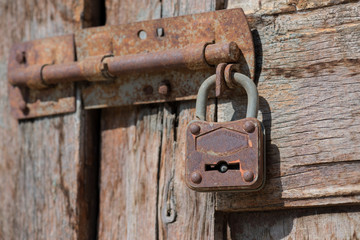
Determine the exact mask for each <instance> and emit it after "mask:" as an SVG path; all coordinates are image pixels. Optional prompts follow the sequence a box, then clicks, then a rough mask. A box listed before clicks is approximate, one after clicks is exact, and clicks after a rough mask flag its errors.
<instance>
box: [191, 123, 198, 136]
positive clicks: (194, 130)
mask: <svg viewBox="0 0 360 240" xmlns="http://www.w3.org/2000/svg"><path fill="white" fill-rule="evenodd" d="M190 132H191V133H192V134H194V135H197V134H199V133H200V126H199V125H197V124H191V125H190Z"/></svg>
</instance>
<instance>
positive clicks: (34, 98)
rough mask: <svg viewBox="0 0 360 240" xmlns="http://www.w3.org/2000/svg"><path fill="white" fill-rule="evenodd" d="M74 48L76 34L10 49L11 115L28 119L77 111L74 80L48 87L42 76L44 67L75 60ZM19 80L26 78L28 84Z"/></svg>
mask: <svg viewBox="0 0 360 240" xmlns="http://www.w3.org/2000/svg"><path fill="white" fill-rule="evenodd" d="M74 49H75V47H74V36H73V35H66V36H61V37H53V38H45V39H41V40H35V41H29V42H25V43H21V44H15V45H14V46H13V47H12V48H11V50H10V58H9V63H8V82H9V84H8V89H9V100H10V107H11V114H12V115H13V116H14V117H15V118H17V119H27V118H34V117H41V116H49V115H54V114H60V113H68V112H74V111H75V87H74V84H73V83H65V82H66V81H64V83H60V84H57V85H56V86H51V87H49V86H48V85H47V84H46V83H44V82H43V81H42V78H41V72H42V70H43V69H44V68H45V66H47V65H49V64H65V63H71V62H74V60H75V52H74ZM16 79H25V80H24V81H26V82H27V85H22V84H20V85H18V84H17V83H16ZM63 80H64V79H63Z"/></svg>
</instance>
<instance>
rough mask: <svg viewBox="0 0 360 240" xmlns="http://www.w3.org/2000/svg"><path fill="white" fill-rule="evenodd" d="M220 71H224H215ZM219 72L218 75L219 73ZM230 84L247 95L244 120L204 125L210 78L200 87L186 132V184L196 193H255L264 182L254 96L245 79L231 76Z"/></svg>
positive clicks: (215, 80)
mask: <svg viewBox="0 0 360 240" xmlns="http://www.w3.org/2000/svg"><path fill="white" fill-rule="evenodd" d="M219 69H220V70H221V69H222V71H223V69H224V67H219ZM220 70H219V72H221V71H220ZM231 77H232V78H233V79H232V80H231V81H232V82H233V83H236V84H237V85H241V86H242V87H243V88H244V89H245V91H246V93H247V94H248V109H247V113H246V118H245V119H241V120H238V121H233V122H222V123H218V122H206V121H205V116H206V102H207V97H208V96H207V95H208V93H209V91H210V89H211V88H212V87H214V86H217V85H218V76H216V75H213V76H210V77H209V78H208V79H206V80H205V81H204V82H203V84H202V85H201V86H200V89H199V93H198V97H197V100H196V118H197V120H194V121H191V122H190V123H189V125H188V128H187V130H186V171H185V172H186V173H185V178H186V183H187V185H188V186H189V187H190V188H191V189H193V190H196V191H257V190H259V189H261V188H262V186H263V185H264V181H265V173H264V172H265V164H264V159H265V155H264V133H263V128H262V125H261V123H260V122H259V120H257V119H256V116H257V111H258V110H257V106H258V93H257V89H256V86H255V84H254V83H253V82H252V80H251V79H250V78H248V77H247V76H245V75H243V74H240V73H234V74H232V75H231Z"/></svg>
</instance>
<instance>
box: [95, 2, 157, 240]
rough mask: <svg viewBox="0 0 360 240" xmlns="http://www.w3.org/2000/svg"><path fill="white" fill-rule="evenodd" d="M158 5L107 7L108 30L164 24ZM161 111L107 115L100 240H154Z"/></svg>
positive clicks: (148, 109) (104, 118) (115, 4)
mask: <svg viewBox="0 0 360 240" xmlns="http://www.w3.org/2000/svg"><path fill="white" fill-rule="evenodd" d="M160 9H161V4H160V1H142V0H137V1H119V0H108V1H106V16H107V19H106V24H107V25H113V24H125V23H129V22H135V21H141V20H148V19H153V18H160V17H161V16H160ZM162 115H163V112H162V105H158V106H155V107H154V106H139V107H133V108H132V107H130V108H110V109H104V110H103V112H102V116H101V122H102V123H101V169H100V207H99V208H100V209H99V211H100V212H99V232H98V238H99V239H156V238H157V201H158V196H157V194H158V164H159V154H160V148H161V130H162V129H161V123H162Z"/></svg>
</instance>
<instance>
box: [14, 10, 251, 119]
mask: <svg viewBox="0 0 360 240" xmlns="http://www.w3.org/2000/svg"><path fill="white" fill-rule="evenodd" d="M74 36H75V42H74V39H73V36H72V35H71V36H63V37H54V38H50V39H42V40H36V41H31V42H25V43H21V44H17V45H15V46H14V47H13V48H12V54H11V55H10V60H9V71H8V81H9V84H10V93H11V94H10V98H12V99H13V100H14V101H16V103H14V105H12V106H13V110H14V111H12V112H13V114H14V116H15V117H17V118H29V117H37V116H46V115H51V114H56V113H60V112H69V110H70V109H65V108H61V106H62V105H61V106H58V105H56V108H54V109H56V110H54V109H48V108H46V107H43V108H42V109H41V110H36V109H35V108H36V107H39V108H41V107H40V106H43V105H44V104H45V103H44V102H43V101H42V99H41V98H42V97H43V96H44V95H45V94H46V95H48V94H49V93H50V92H51V93H52V96H51V97H52V98H54V97H58V96H63V95H66V94H65V93H58V92H56V93H55V92H54V91H59V89H62V86H67V88H69V89H70V90H68V89H67V90H66V91H71V92H72V94H73V92H74V91H73V82H79V81H86V82H88V83H87V84H85V85H84V86H83V87H82V98H83V100H84V104H85V108H103V107H110V106H122V105H131V104H146V103H155V102H165V101H179V100H187V99H194V98H195V96H196V91H197V89H198V87H199V86H200V84H201V82H202V79H204V78H206V77H208V76H210V75H212V74H213V73H214V72H215V68H216V66H217V65H218V64H220V63H234V64H240V65H241V69H242V71H241V72H242V73H244V74H246V75H247V76H248V77H253V76H254V66H255V60H254V47H253V41H252V35H251V32H250V29H249V26H248V24H247V21H246V18H245V15H244V13H243V11H242V9H232V10H223V11H216V12H209V13H202V14H195V15H188V16H181V17H175V18H166V19H158V20H152V21H146V22H138V23H131V24H126V25H119V26H105V27H98V28H89V29H83V30H79V31H77V32H76V33H75V35H74ZM75 51H76V56H77V61H75V59H74V56H75ZM70 55H71V56H70ZM65 57H66V58H65ZM165 82H166V84H164V83H165ZM55 89H57V90H55ZM154 89H158V91H156V90H155V91H154ZM62 90H64V89H62ZM19 94H20V95H19ZM68 95H69V94H67V95H66V96H68ZM29 96H31V97H30V98H29ZM72 100H74V99H72ZM31 101H33V102H35V103H31ZM56 101H61V100H58V99H56ZM66 103H68V102H66ZM31 104H32V105H31ZM46 104H52V105H53V106H55V105H54V104H55V103H54V101H51V103H46ZM61 104H63V103H61ZM17 105H19V106H17ZM24 105H26V106H25V107H24ZM46 106H48V105H46ZM24 109H25V110H24ZM60 110H61V111H60ZM71 111H73V109H71Z"/></svg>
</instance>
